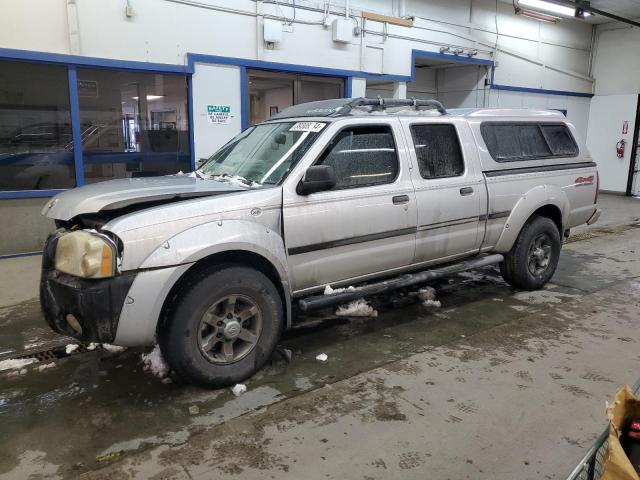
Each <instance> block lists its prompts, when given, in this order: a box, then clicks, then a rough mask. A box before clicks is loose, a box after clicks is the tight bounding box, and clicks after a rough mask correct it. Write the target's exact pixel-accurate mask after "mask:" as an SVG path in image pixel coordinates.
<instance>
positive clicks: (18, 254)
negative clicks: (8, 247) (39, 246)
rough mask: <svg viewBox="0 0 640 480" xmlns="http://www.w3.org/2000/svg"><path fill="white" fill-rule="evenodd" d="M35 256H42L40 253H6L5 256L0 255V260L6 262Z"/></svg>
mask: <svg viewBox="0 0 640 480" xmlns="http://www.w3.org/2000/svg"><path fill="white" fill-rule="evenodd" d="M36 255H42V252H25V253H8V254H7V255H0V260H7V259H9V258H21V257H35V256H36Z"/></svg>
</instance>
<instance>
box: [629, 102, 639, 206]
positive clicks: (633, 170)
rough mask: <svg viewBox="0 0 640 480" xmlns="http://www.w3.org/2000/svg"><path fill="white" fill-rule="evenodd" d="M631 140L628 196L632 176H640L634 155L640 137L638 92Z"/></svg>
mask: <svg viewBox="0 0 640 480" xmlns="http://www.w3.org/2000/svg"><path fill="white" fill-rule="evenodd" d="M633 128H634V132H633V141H632V145H631V158H630V159H629V177H628V178H627V191H626V194H627V195H629V196H632V195H633V182H634V177H635V176H636V175H638V176H639V177H640V165H638V164H637V161H636V156H637V154H638V142H639V141H640V138H638V136H639V133H640V94H638V97H637V103H636V119H635V123H634V125H633ZM636 182H640V178H638V179H637V180H636Z"/></svg>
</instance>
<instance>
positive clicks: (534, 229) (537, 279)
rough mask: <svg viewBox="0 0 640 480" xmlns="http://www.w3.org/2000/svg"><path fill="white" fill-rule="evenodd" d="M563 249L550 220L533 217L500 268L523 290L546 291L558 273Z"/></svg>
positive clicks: (509, 280) (508, 281)
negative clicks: (540, 289)
mask: <svg viewBox="0 0 640 480" xmlns="http://www.w3.org/2000/svg"><path fill="white" fill-rule="evenodd" d="M561 247H562V242H561V240H560V233H559V232H558V227H557V226H556V224H555V223H554V222H553V221H552V220H551V219H550V218H547V217H540V216H535V217H532V218H531V219H530V220H529V221H528V222H527V223H526V224H525V225H524V227H522V230H521V231H520V234H519V235H518V239H517V240H516V243H515V244H514V246H513V247H512V248H511V251H510V252H509V253H507V254H506V255H505V259H504V262H502V263H501V264H500V272H501V273H502V277H503V278H504V279H505V281H506V282H507V283H509V284H510V285H513V286H514V287H516V288H521V289H523V290H537V289H539V288H542V287H543V286H544V285H545V284H546V283H547V282H548V281H549V280H550V279H551V277H552V276H553V274H554V273H555V271H556V267H557V266H558V260H559V259H560V248H561Z"/></svg>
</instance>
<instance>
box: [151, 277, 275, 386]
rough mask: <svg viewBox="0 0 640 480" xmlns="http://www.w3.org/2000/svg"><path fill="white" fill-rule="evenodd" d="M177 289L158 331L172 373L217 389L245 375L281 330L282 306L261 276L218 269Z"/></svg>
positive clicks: (265, 356)
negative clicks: (172, 302)
mask: <svg viewBox="0 0 640 480" xmlns="http://www.w3.org/2000/svg"><path fill="white" fill-rule="evenodd" d="M181 292H182V293H181V294H180V295H179V296H178V298H177V300H176V302H175V304H174V305H172V306H171V308H170V310H169V312H168V318H167V322H166V323H165V324H164V325H163V326H162V328H161V329H160V332H159V335H158V336H159V343H160V349H161V351H162V355H163V356H164V357H165V359H166V361H167V363H168V364H169V366H170V367H171V368H172V369H173V370H174V371H175V373H176V374H177V375H178V377H180V378H182V379H184V380H186V381H188V382H190V383H195V384H198V385H202V386H206V387H223V386H227V385H232V384H235V383H238V382H240V381H242V380H244V379H246V378H248V377H250V376H251V375H253V374H254V373H255V372H256V371H257V370H259V369H260V368H261V367H262V366H263V365H264V363H265V362H266V361H267V360H268V359H269V357H270V356H271V354H272V352H273V350H274V349H275V347H276V344H277V342H278V339H279V338H280V334H281V333H282V328H283V308H282V301H281V299H280V295H279V293H278V290H277V289H276V287H275V286H274V284H273V282H271V280H269V278H267V277H266V276H265V275H264V274H262V273H261V272H258V271H256V270H254V269H251V268H248V267H243V266H227V267H222V268H220V269H217V270H214V271H211V272H206V273H204V274H201V275H199V276H198V278H196V279H194V280H193V281H192V282H191V283H189V284H187V285H186V286H185V288H183V289H182V290H181Z"/></svg>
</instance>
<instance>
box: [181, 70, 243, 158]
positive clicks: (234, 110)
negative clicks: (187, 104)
mask: <svg viewBox="0 0 640 480" xmlns="http://www.w3.org/2000/svg"><path fill="white" fill-rule="evenodd" d="M239 85H240V67H234V66H227V65H208V64H196V69H195V73H194V75H193V123H194V140H195V158H196V162H197V161H198V160H200V159H202V158H207V157H209V156H211V155H212V154H213V153H214V152H215V151H216V150H217V149H218V148H220V147H221V146H222V145H224V144H225V143H226V142H227V141H228V140H229V139H230V138H232V137H234V136H235V135H237V134H238V133H240V131H241V130H242V125H241V118H240V89H239V88H238V86H239ZM208 105H228V106H230V107H231V118H230V121H229V124H227V125H222V124H212V123H211V122H209V120H208V118H207V106H208Z"/></svg>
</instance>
